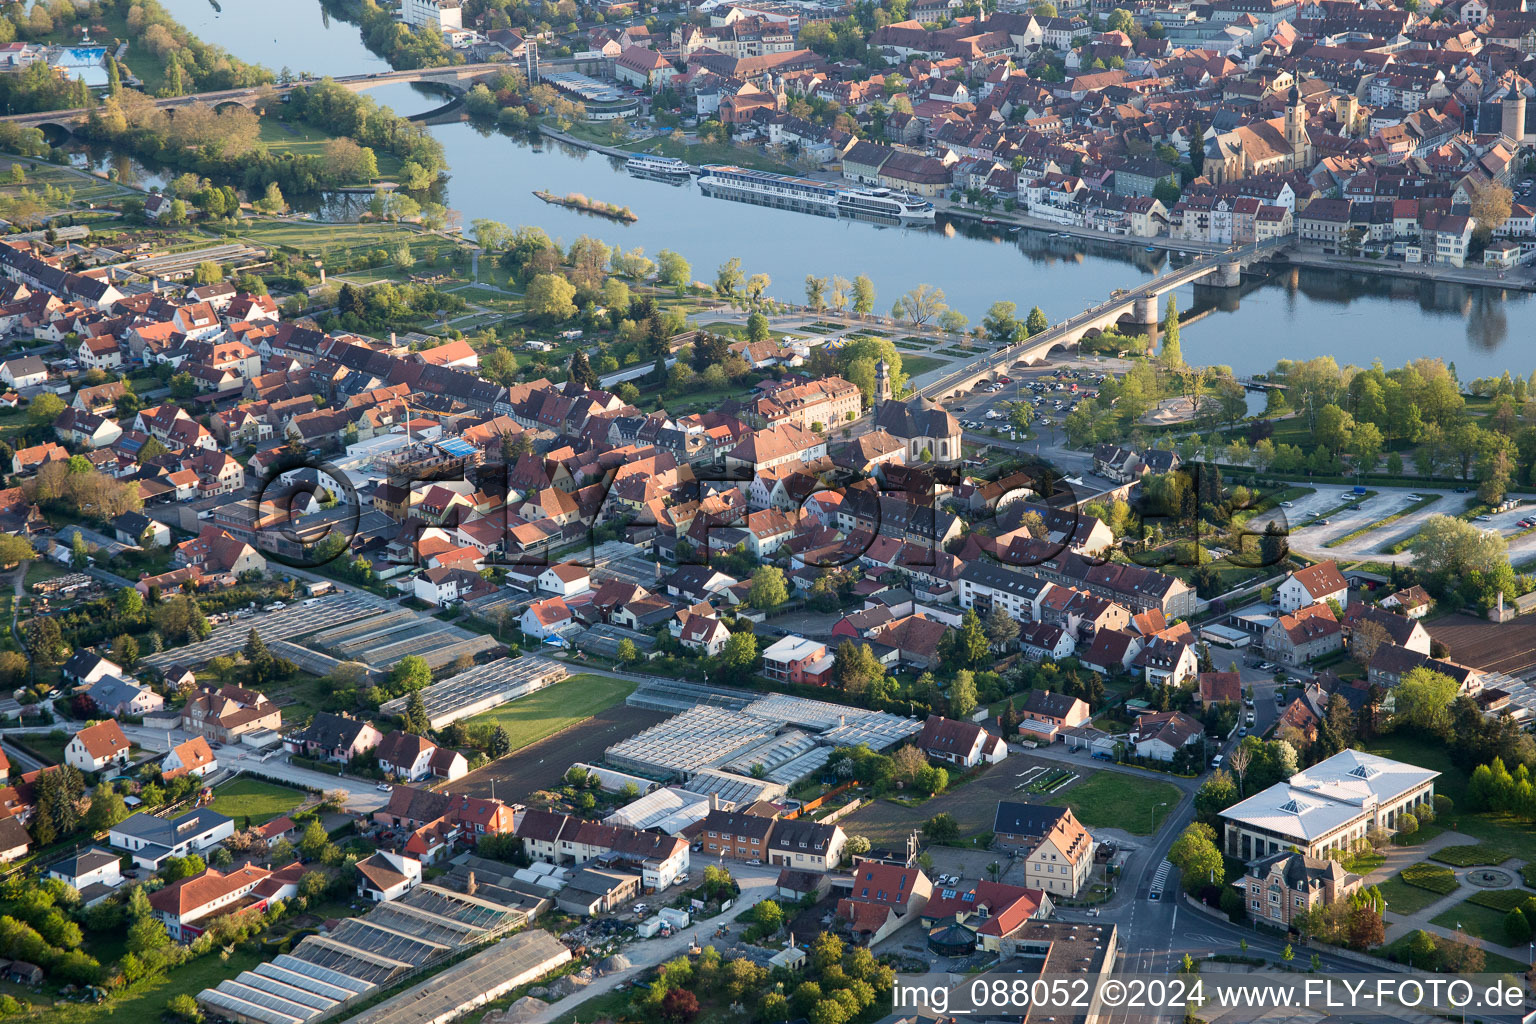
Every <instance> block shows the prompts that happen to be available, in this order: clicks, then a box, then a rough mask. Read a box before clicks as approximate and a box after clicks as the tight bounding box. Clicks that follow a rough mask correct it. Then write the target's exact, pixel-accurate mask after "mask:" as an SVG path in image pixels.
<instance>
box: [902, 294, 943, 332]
mask: <svg viewBox="0 0 1536 1024" xmlns="http://www.w3.org/2000/svg"><path fill="white" fill-rule="evenodd" d="M896 307H897V308H898V309H899V310H900V311H901V315H902V316H904V317H906V318H907V319H908V320H910V321H912V323H913V324H914V325H916V326H919V327H921V326H922V325H923V324H925V323H927V322H928V321H930V320H932V319H934V318H935V317H937V316H939V315H940V314H942V313H943V312H944V311H945V310H947V309H949V305H948V304H947V303H946V302H945V301H944V289H942V288H935V287H933V286H932V285H929V284H920V285H918V286H917V287H916V288H913V289H912V290H911V291H909V292H907V293H906V294H905V295H903V296H902V297H901V298H900V299H898V300H897V302H896Z"/></svg>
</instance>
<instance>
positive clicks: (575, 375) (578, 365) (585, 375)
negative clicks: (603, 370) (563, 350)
mask: <svg viewBox="0 0 1536 1024" xmlns="http://www.w3.org/2000/svg"><path fill="white" fill-rule="evenodd" d="M568 377H569V379H570V381H571V382H572V383H573V384H579V385H581V386H582V387H584V388H586V389H587V390H589V391H590V390H594V389H596V388H597V374H595V373H593V372H592V364H591V363H589V362H588V361H587V354H586V353H585V352H583V351H582V350H581V349H577V350H576V352H575V354H574V355H572V356H571V367H570V372H569V374H568Z"/></svg>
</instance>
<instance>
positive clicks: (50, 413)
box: [27, 391, 65, 427]
mask: <svg viewBox="0 0 1536 1024" xmlns="http://www.w3.org/2000/svg"><path fill="white" fill-rule="evenodd" d="M64 408H65V406H64V399H62V398H60V397H59V396H58V395H56V394H54V393H53V392H51V391H44V392H43V393H42V394H40V395H38V396H37V397H36V398H34V399H32V401H31V402H30V403H28V405H27V417H28V418H29V419H30V420H31V421H32V422H33V423H34V424H35V425H37V426H39V427H46V426H52V425H53V421H54V420H56V419H58V418H59V414H60V413H62V412H63V411H64Z"/></svg>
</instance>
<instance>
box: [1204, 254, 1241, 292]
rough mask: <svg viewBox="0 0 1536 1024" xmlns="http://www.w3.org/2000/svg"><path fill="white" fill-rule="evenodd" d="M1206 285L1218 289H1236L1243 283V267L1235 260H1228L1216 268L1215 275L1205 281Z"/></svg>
mask: <svg viewBox="0 0 1536 1024" xmlns="http://www.w3.org/2000/svg"><path fill="white" fill-rule="evenodd" d="M1207 283H1208V284H1213V285H1215V286H1216V287H1218V288H1236V287H1237V286H1238V285H1240V284H1242V283H1243V265H1242V263H1240V262H1239V261H1237V260H1230V261H1228V262H1226V263H1223V264H1222V265H1221V266H1219V267H1217V268H1216V271H1215V273H1213V274H1211V276H1210V278H1208V279H1207Z"/></svg>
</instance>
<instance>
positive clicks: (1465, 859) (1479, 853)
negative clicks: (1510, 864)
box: [1429, 843, 1510, 868]
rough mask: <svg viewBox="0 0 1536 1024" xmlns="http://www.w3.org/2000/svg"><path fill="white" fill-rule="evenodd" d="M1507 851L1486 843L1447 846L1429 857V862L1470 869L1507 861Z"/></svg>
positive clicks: (1508, 855) (1508, 854)
mask: <svg viewBox="0 0 1536 1024" xmlns="http://www.w3.org/2000/svg"><path fill="white" fill-rule="evenodd" d="M1509 857H1510V853H1509V851H1508V850H1505V849H1501V848H1499V847H1497V846H1491V845H1489V844H1488V843H1478V844H1477V845H1476V846H1447V847H1445V848H1444V849H1442V850H1440V851H1438V852H1436V853H1432V854H1430V855H1429V859H1430V860H1437V861H1439V862H1440V863H1442V864H1454V865H1455V866H1456V867H1458V868H1470V867H1476V866H1478V865H1483V864H1502V863H1504V862H1505V861H1507V860H1509Z"/></svg>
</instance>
